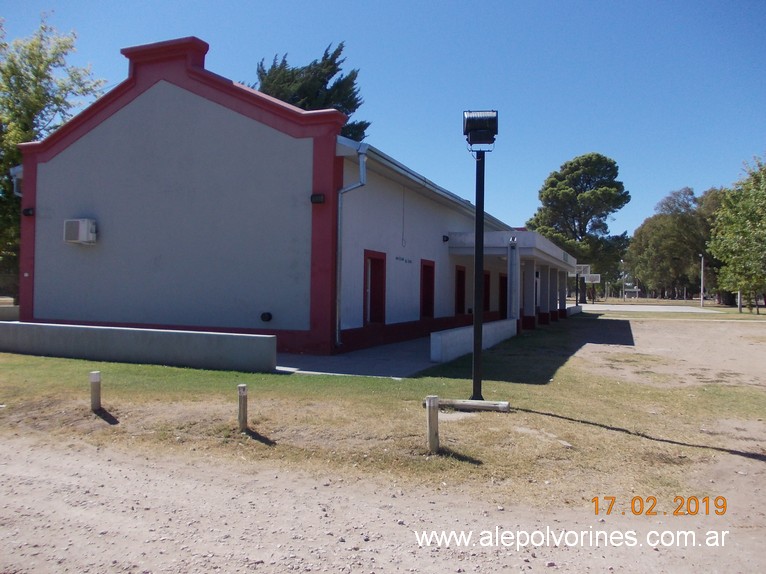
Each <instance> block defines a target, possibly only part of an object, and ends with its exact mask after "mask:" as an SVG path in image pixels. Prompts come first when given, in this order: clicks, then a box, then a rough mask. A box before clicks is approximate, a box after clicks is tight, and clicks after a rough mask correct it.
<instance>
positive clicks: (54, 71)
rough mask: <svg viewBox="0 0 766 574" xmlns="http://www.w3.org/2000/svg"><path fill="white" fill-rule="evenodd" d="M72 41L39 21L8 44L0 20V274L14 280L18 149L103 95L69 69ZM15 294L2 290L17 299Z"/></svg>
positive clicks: (86, 76)
mask: <svg viewBox="0 0 766 574" xmlns="http://www.w3.org/2000/svg"><path fill="white" fill-rule="evenodd" d="M75 39H76V36H75V34H74V32H72V33H70V34H60V33H58V32H57V31H56V30H55V29H54V28H53V27H52V26H50V25H49V24H48V23H47V21H46V19H45V17H43V18H42V20H41V22H40V27H39V28H38V29H37V31H36V32H34V33H33V34H32V35H31V36H30V37H28V38H23V39H17V40H14V41H13V42H12V43H10V44H8V43H7V42H6V41H5V29H4V27H3V22H2V20H0V274H5V275H11V276H14V277H16V278H17V274H18V250H19V207H20V201H19V198H18V197H16V196H15V195H14V194H13V182H12V179H11V176H10V169H11V167H13V166H15V165H18V164H20V163H21V153H20V152H19V149H18V144H20V143H23V142H29V141H34V140H38V139H41V138H44V137H45V136H47V135H48V134H50V133H51V132H52V131H53V130H55V129H56V128H58V127H59V126H60V125H61V124H63V123H64V122H65V121H67V120H68V119H69V118H70V117H72V116H73V115H74V113H75V112H76V111H79V109H80V107H81V106H82V105H84V104H85V103H86V101H85V100H90V99H92V98H93V97H94V96H97V95H99V94H100V91H101V86H102V84H103V82H102V81H101V80H95V79H93V77H92V76H91V72H90V69H89V68H82V67H76V66H69V65H67V63H66V58H67V56H68V55H69V54H70V53H71V52H72V51H73V50H74V44H75ZM0 288H3V287H0ZM16 288H17V287H16V285H10V286H8V285H6V286H5V287H4V288H3V289H4V290H5V291H7V292H8V293H9V294H11V295H14V296H15V295H16Z"/></svg>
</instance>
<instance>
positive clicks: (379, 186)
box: [20, 38, 576, 354]
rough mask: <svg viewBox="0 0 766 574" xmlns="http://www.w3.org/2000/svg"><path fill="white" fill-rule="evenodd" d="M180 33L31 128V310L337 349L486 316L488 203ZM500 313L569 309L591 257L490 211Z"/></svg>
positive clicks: (26, 197)
mask: <svg viewBox="0 0 766 574" xmlns="http://www.w3.org/2000/svg"><path fill="white" fill-rule="evenodd" d="M207 50H208V45H207V44H206V43H205V42H203V41H201V40H199V39H197V38H182V39H178V40H171V41H167V42H161V43H157V44H151V45H145V46H138V47H134V48H128V49H125V50H123V51H122V53H123V54H124V55H125V56H126V57H127V58H128V60H129V62H130V67H129V75H128V78H127V79H126V80H125V81H124V82H122V83H121V84H119V85H118V86H117V87H115V88H114V89H113V90H111V91H110V92H109V93H107V94H106V95H105V96H103V97H102V98H100V99H99V100H98V101H96V102H95V103H94V104H93V105H91V106H90V107H89V108H87V109H86V110H85V111H83V112H82V113H81V114H79V115H78V116H77V117H75V118H74V119H72V120H71V121H70V122H69V123H67V124H66V125H65V126H63V127H62V128H61V129H59V130H58V131H56V132H55V133H53V134H52V135H50V136H49V137H48V138H46V139H45V140H43V141H40V142H33V143H29V144H23V145H22V146H21V147H22V152H23V158H24V160H23V174H22V175H21V177H22V178H23V187H22V189H23V198H22V212H23V214H24V215H22V231H21V233H22V253H21V269H20V272H21V273H20V283H21V286H20V305H21V308H20V314H21V320H22V321H26V322H45V323H67V324H86V325H111V326H127V327H153V328H173V329H185V330H205V331H223V332H242V333H268V334H276V335H277V340H278V346H279V349H280V350H283V351H295V352H307V353H322V354H328V353H335V352H339V351H344V350H349V349H353V348H359V347H363V346H369V345H375V344H381V343H385V342H391V341H395V340H400V339H406V338H412V337H417V336H424V335H426V334H428V333H430V332H433V331H439V330H444V329H449V328H453V327H459V326H464V325H468V324H470V323H471V301H472V298H473V294H472V285H473V281H472V280H471V278H472V276H473V257H472V253H473V251H472V238H473V232H472V230H473V220H474V214H475V210H474V207H473V205H471V203H469V202H468V201H466V200H464V199H462V198H460V197H458V196H456V195H454V194H452V193H450V192H449V191H447V190H445V189H443V188H441V187H439V186H437V185H435V184H433V183H432V182H430V181H428V180H427V179H425V178H423V177H422V176H420V175H418V174H417V173H414V172H413V171H412V170H410V169H408V168H407V167H405V166H403V165H402V164H400V163H399V162H397V161H396V160H394V159H392V158H391V157H389V156H387V155H386V154H384V153H383V152H381V151H379V150H377V149H375V148H374V147H372V146H369V145H367V144H359V143H357V142H354V141H351V140H348V139H346V138H343V137H341V136H339V133H340V129H341V127H342V126H343V124H344V123H345V121H346V118H345V116H344V115H343V114H341V113H340V112H337V111H335V110H322V111H313V112H306V111H303V110H300V109H298V108H295V107H293V106H290V105H288V104H285V103H283V102H280V101H278V100H276V99H274V98H271V97H269V96H266V95H264V94H261V93H260V92H257V91H255V90H252V89H250V88H247V87H245V86H242V85H239V84H237V83H234V82H232V81H230V80H227V79H225V78H222V77H220V76H218V75H216V74H214V73H212V72H209V71H207V70H206V69H205V68H204V60H205V54H206V53H207ZM485 229H486V232H487V235H486V237H487V239H486V256H485V271H484V273H485V277H486V280H485V294H486V296H485V301H486V305H485V320H487V321H491V320H497V319H506V318H510V319H515V320H516V321H517V322H518V323H519V324H520V326H523V327H525V328H529V327H534V326H535V325H536V324H537V323H538V322H542V323H545V322H548V321H550V320H555V319H557V318H559V317H560V316H566V312H565V311H566V299H565V284H566V273H567V272H568V271H573V270H574V265H575V263H576V261H574V259H573V258H571V257H569V256H568V255H567V254H566V253H564V252H562V251H561V250H560V249H558V248H556V247H555V246H554V245H553V244H552V243H550V242H549V241H547V240H545V239H544V238H542V237H541V236H539V235H537V234H535V233H532V232H528V231H523V230H517V229H514V228H512V227H510V226H509V225H507V224H505V223H503V222H501V221H499V220H497V219H495V218H493V217H491V216H487V217H486V219H485Z"/></svg>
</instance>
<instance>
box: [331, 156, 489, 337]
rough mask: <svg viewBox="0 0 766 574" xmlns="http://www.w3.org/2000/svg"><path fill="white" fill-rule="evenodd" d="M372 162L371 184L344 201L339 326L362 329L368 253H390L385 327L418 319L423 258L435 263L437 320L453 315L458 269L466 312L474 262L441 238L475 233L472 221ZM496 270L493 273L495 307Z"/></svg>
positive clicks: (347, 176) (351, 170)
mask: <svg viewBox="0 0 766 574" xmlns="http://www.w3.org/2000/svg"><path fill="white" fill-rule="evenodd" d="M369 163H370V162H369V160H368V173H367V184H366V185H365V186H364V187H361V188H359V189H355V190H353V191H350V192H348V193H347V194H345V196H344V199H343V216H342V225H343V231H342V245H343V249H342V253H343V255H342V257H343V260H342V280H341V293H342V296H341V328H343V329H351V328H357V327H362V326H363V321H364V251H365V250H372V251H378V252H383V253H385V254H386V323H388V324H391V323H401V322H407V321H416V320H418V319H420V265H421V259H427V260H431V261H434V262H435V301H434V315H435V317H447V316H452V315H454V313H455V265H463V264H464V265H465V266H466V296H467V302H466V308H469V307H471V304H470V301H471V298H472V293H473V279H472V278H473V264H472V263H473V261H472V259H470V258H456V257H454V256H452V257H451V256H450V254H449V245H448V243H445V242H444V241H443V240H442V236H444V235H447V234H448V233H449V232H454V231H466V232H467V231H470V230H472V229H473V225H474V223H473V217H471V216H468V215H467V214H465V213H461V212H459V211H457V210H455V209H453V208H450V207H448V206H447V205H445V204H443V203H441V202H437V201H434V200H433V199H430V198H429V197H427V196H425V195H423V194H420V193H417V192H415V191H414V190H413V189H412V188H410V187H408V186H407V185H406V184H403V183H400V182H399V181H394V180H393V179H392V178H389V177H386V176H385V175H384V174H381V173H378V172H376V171H374V170H373V169H370V167H369ZM358 179H359V175H358V166H357V164H356V163H354V162H352V161H349V160H346V162H345V166H344V181H345V182H346V184H349V183H353V182H355V181H358ZM491 266H492V264H491V263H490V264H489V265H488V266H487V267H488V268H489V267H491ZM498 269H499V268H498ZM498 269H493V271H492V281H493V309H497V303H498V301H497V294H496V293H495V291H496V290H497V281H498Z"/></svg>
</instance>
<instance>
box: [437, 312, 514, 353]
mask: <svg viewBox="0 0 766 574" xmlns="http://www.w3.org/2000/svg"><path fill="white" fill-rule="evenodd" d="M482 327H483V329H482V348H483V349H489V348H490V347H494V346H495V345H497V344H498V343H501V342H502V341H505V340H506V339H510V338H511V337H515V336H516V319H509V320H507V321H493V322H491V323H485V324H484V325H483V326H482ZM472 351H473V326H469V327H459V328H457V329H448V330H446V331H437V332H435V333H431V361H433V362H434V363H446V362H447V361H451V360H453V359H457V358H458V357H461V356H463V355H465V354H468V353H470V352H472Z"/></svg>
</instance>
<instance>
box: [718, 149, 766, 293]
mask: <svg viewBox="0 0 766 574" xmlns="http://www.w3.org/2000/svg"><path fill="white" fill-rule="evenodd" d="M708 246H709V249H710V252H711V253H712V254H713V255H715V256H716V257H717V258H718V259H720V260H721V262H722V264H723V265H722V267H721V270H720V276H719V283H720V285H721V287H722V288H725V289H728V290H730V291H742V293H743V294H744V295H745V296H746V297H747V299H748V301H752V300H753V299H756V300H757V294H758V293H763V292H765V291H766V164H765V163H764V162H763V160H761V159H756V160H755V164H754V165H752V166H748V168H747V177H745V178H744V179H743V180H741V181H740V182H738V183H737V184H736V185H735V186H734V189H732V190H731V191H728V192H725V193H724V194H723V197H722V201H721V206H720V208H719V209H718V211H716V218H715V223H714V225H713V233H712V238H711V240H710V243H709V245H708Z"/></svg>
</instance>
